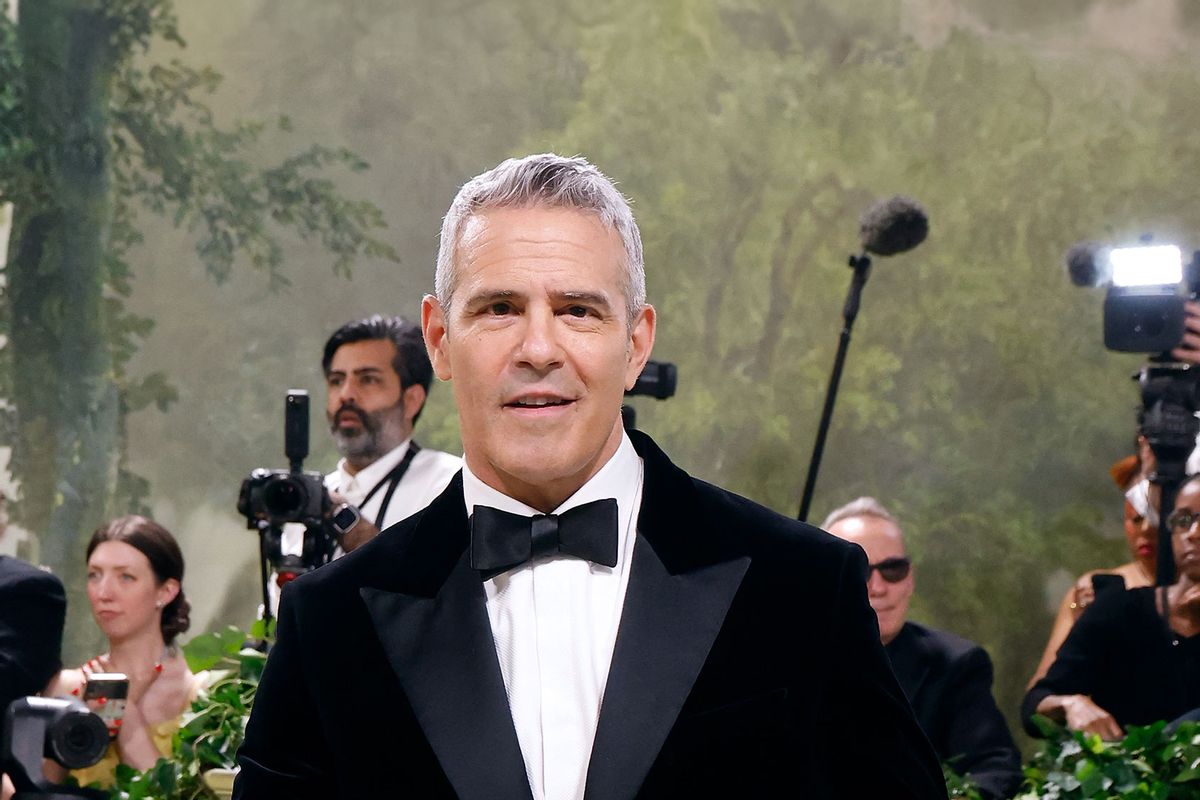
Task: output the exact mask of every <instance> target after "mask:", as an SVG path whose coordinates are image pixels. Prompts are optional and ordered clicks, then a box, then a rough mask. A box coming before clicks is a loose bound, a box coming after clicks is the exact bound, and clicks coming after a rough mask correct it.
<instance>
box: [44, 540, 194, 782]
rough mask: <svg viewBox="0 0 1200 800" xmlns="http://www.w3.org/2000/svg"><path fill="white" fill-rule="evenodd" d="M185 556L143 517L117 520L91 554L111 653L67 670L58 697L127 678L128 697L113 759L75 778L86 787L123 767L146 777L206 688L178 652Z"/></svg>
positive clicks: (97, 611)
mask: <svg viewBox="0 0 1200 800" xmlns="http://www.w3.org/2000/svg"><path fill="white" fill-rule="evenodd" d="M182 581H183V554H182V553H181V552H180V550H179V545H178V544H177V543H176V542H175V538H174V537H173V536H171V534H170V533H169V532H168V531H167V530H166V529H165V528H163V527H162V526H161V525H159V524H158V523H156V522H154V521H152V520H149V519H146V518H145V517H140V516H126V517H119V518H118V519H114V520H112V521H111V522H109V523H107V524H106V525H103V526H101V527H100V528H98V529H97V530H96V532H95V533H94V534H92V539H91V541H90V542H89V543H88V547H87V595H88V601H89V602H90V603H91V606H92V617H93V618H94V619H95V620H96V624H97V625H98V626H99V627H100V630H101V631H103V632H104V635H105V636H106V637H107V638H108V652H107V653H104V654H102V655H98V656H96V657H95V658H93V659H91V660H90V661H88V662H87V663H86V664H84V665H83V666H82V667H80V668H79V669H74V670H64V671H63V672H62V673H60V675H59V679H58V681H57V683H56V685H55V686H54V687H53V691H52V693H53V694H57V695H67V694H70V695H75V696H80V695H82V694H84V690H85V688H86V686H87V681H88V678H89V676H91V675H93V674H96V673H103V672H121V673H124V674H125V675H126V676H127V677H128V678H129V695H128V698H127V700H126V705H125V711H124V715H123V716H122V718H121V722H120V726H119V728H118V732H117V735H116V737H115V739H114V741H113V743H112V745H111V746H110V747H109V751H108V754H107V755H106V756H105V758H104V759H103V760H102V761H100V763H99V764H97V765H95V766H94V767H90V768H88V769H85V770H77V771H75V772H73V773H72V775H73V776H74V777H75V778H76V779H78V781H79V783H80V784H81V785H87V784H89V783H93V782H99V783H100V784H101V785H110V784H111V783H112V781H113V776H114V773H115V770H116V766H117V764H118V763H124V764H128V765H130V766H132V767H134V768H135V769H139V770H144V769H147V768H148V767H150V766H152V765H153V764H154V762H155V761H157V760H158V758H159V757H160V756H164V755H168V754H169V753H170V751H171V737H172V736H173V734H174V733H175V731H176V730H178V728H179V719H180V717H181V716H182V715H183V712H184V711H186V710H187V709H188V708H189V707H190V705H191V702H192V700H193V699H195V697H196V694H197V693H198V691H199V689H200V686H201V679H200V677H199V676H196V675H193V674H192V673H191V671H190V670H189V669H188V666H187V663H186V662H185V661H184V659H183V656H182V655H181V654H180V652H179V649H178V648H177V647H176V646H175V637H176V636H177V635H178V634H180V633H183V632H184V631H186V630H187V629H188V625H189V619H188V611H189V608H190V606H189V604H188V601H187V599H186V598H185V597H184V594H183V585H182Z"/></svg>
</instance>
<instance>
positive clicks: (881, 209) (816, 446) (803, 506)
mask: <svg viewBox="0 0 1200 800" xmlns="http://www.w3.org/2000/svg"><path fill="white" fill-rule="evenodd" d="M858 233H859V239H860V241H861V242H862V253H860V254H859V255H856V256H850V268H851V269H853V270H854V275H853V277H851V279H850V290H849V291H848V292H847V293H846V305H844V306H843V307H842V320H843V322H842V335H841V337H840V338H839V339H838V349H837V356H836V357H834V359H833V374H832V375H830V376H829V388H827V389H826V390H825V407H824V408H823V409H822V410H821V423H820V424H819V425H818V426H817V441H816V442H814V443H813V452H812V458H811V459H810V460H809V462H808V477H807V478H806V479H805V481H804V496H803V498H802V499H801V500H800V514H799V516H798V518H799V520H800V521H801V522H806V521H808V511H809V508H811V507H812V499H813V491H814V490H815V489H816V487H817V473H818V472H819V471H820V469H821V455H822V454H823V453H824V452H825V437H826V436H828V434H829V423H830V421H831V420H832V419H833V404H834V401H836V400H837V391H838V384H839V383H840V382H841V380H842V367H843V366H845V364H846V351H847V350H848V349H849V347H850V331H851V329H852V328H853V327H854V320H855V318H856V317H857V316H858V308H859V305H860V304H861V303H862V291H863V287H864V286H866V285H867V278H869V277H870V276H871V257H870V256H869V255H867V254H868V253H874V254H875V255H877V256H891V255H895V254H897V253H904V252H907V251H909V250H911V249H913V248H914V247H916V246H917V245H919V244H920V243H921V242H923V241H925V237H926V235H928V233H929V217H928V215H926V213H925V209H923V208H922V207H921V205H920V204H919V203H918V202H917V201H915V200H913V199H911V198H909V197H904V196H903V195H896V196H895V197H892V198H890V199H888V200H883V201H880V202H878V203H875V204H874V205H873V206H871V207H870V208H868V209H867V210H866V212H864V213H863V215H862V217H861V218H860V219H859V224H858Z"/></svg>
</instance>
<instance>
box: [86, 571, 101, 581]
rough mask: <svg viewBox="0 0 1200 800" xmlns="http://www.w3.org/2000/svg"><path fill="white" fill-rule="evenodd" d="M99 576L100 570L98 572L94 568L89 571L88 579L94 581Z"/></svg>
mask: <svg viewBox="0 0 1200 800" xmlns="http://www.w3.org/2000/svg"><path fill="white" fill-rule="evenodd" d="M99 577H100V573H99V572H97V571H96V570H94V569H89V570H88V571H87V579H88V580H89V581H94V580H96V579H97V578H99Z"/></svg>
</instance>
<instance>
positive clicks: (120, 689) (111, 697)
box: [83, 672, 129, 738]
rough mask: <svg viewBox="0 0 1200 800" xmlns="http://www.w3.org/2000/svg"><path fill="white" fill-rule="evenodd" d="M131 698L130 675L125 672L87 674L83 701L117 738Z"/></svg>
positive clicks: (110, 734)
mask: <svg viewBox="0 0 1200 800" xmlns="http://www.w3.org/2000/svg"><path fill="white" fill-rule="evenodd" d="M128 698H129V677H128V676H127V675H125V673H123V672H94V673H92V674H91V675H88V676H87V683H86V684H85V685H84V689H83V701H84V703H86V704H87V706H88V708H90V709H91V710H92V711H94V712H96V714H98V715H99V716H100V718H101V719H102V720H104V724H105V725H107V726H108V735H109V736H111V737H113V738H116V735H117V733H119V732H120V730H121V720H122V718H123V717H124V716H125V702H126V701H127V700H128Z"/></svg>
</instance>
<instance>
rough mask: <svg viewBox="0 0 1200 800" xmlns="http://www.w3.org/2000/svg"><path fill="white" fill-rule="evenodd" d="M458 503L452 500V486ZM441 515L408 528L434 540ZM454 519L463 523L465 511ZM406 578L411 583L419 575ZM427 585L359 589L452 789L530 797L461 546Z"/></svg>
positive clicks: (469, 796)
mask: <svg viewBox="0 0 1200 800" xmlns="http://www.w3.org/2000/svg"><path fill="white" fill-rule="evenodd" d="M458 504H459V507H461V504H462V493H461V489H460V490H459V492H458ZM430 512H434V507H433V506H431V507H430ZM443 516H445V515H442V514H437V513H436V512H435V513H433V514H428V515H427V517H426V519H424V520H422V522H421V526H422V528H423V529H424V530H422V531H418V532H417V535H422V534H424V535H427V536H428V535H432V536H437V537H440V539H441V541H442V542H444V541H445V539H447V538H452V533H453V531H452V530H449V531H448V530H446V529H445V528H444V527H443V524H441V523H444V522H448V521H449V520H445V519H441V518H442V517H443ZM430 517H433V519H430ZM454 524H456V525H460V526H462V527H463V528H464V530H465V525H466V516H465V513H464V514H461V515H458V518H457V519H454ZM463 541H464V542H465V537H464V538H463ZM434 549H440V548H438V547H437V546H436V545H435V547H434ZM409 563H410V564H411V563H413V562H411V561H410V562H409ZM427 566H428V565H427ZM435 569H436V567H435ZM401 571H403V570H401ZM427 574H428V571H427V572H426V575H427ZM412 578H413V586H414V587H416V586H417V585H418V584H420V583H421V582H422V581H421V580H420V579H419V578H418V577H417V576H415V575H414V576H412ZM403 583H404V581H403V580H402V581H401V584H402V587H401V588H402V589H403ZM428 588H430V587H423V589H417V588H414V590H413V591H411V592H405V591H403V590H401V591H388V590H385V589H376V588H363V589H360V590H359V593H360V594H361V596H362V598H363V600H364V601H365V602H366V604H367V608H368V610H369V611H370V614H371V620H372V621H373V622H374V625H375V630H376V632H377V633H378V635H379V640H380V642H381V643H382V644H383V649H384V652H385V654H386V655H387V658H388V661H389V663H390V664H391V666H392V669H393V670H394V671H395V673H396V676H397V677H398V678H399V680H400V686H401V687H402V688H403V690H404V693H405V696H406V697H407V698H408V702H409V704H410V705H411V706H412V708H413V711H414V713H415V714H416V717H417V720H418V722H419V723H420V725H421V729H422V730H423V731H424V733H425V738H426V739H427V740H428V741H429V744H430V746H431V747H432V748H433V751H434V752H435V753H436V754H437V757H438V762H439V763H440V764H441V766H442V770H443V771H444V772H445V773H446V776H447V777H448V778H449V779H450V783H451V785H452V786H453V787H454V791H455V792H456V793H457V794H458V796H459V797H460V798H462V800H495V798H498V797H504V798H514V800H522V799H523V800H532V792H531V791H530V789H529V780H528V778H526V776H525V760H524V758H523V757H522V755H521V747H520V744H519V743H518V742H517V733H516V729H515V728H514V727H513V722H512V714H511V713H510V712H509V708H508V697H507V693H506V692H505V689H504V679H503V677H502V676H501V674H500V663H499V661H498V660H497V658H496V648H495V644H494V643H493V641H492V628H491V623H490V622H488V616H487V601H486V596H485V595H484V591H483V584H482V582H481V581H480V579H479V573H478V572H477V571H475V570H473V569H471V568H470V566H469V565H468V564H467V554H466V549H465V547H464V548H462V550H461V552H460V553H459V554H458V560H457V561H456V562H455V563H454V566H453V567H452V568H451V569H450V570H449V573H448V575H447V576H446V579H445V581H444V582H443V583H442V585H441V586H440V587H436V591H433V592H429V591H426V590H427V589H428ZM430 594H432V596H429V595H430Z"/></svg>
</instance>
